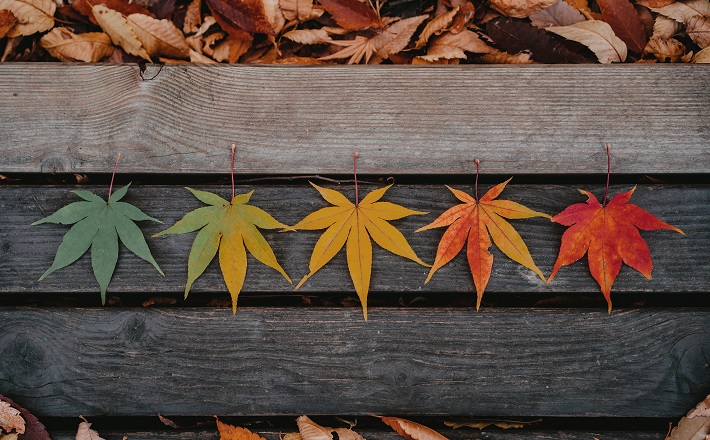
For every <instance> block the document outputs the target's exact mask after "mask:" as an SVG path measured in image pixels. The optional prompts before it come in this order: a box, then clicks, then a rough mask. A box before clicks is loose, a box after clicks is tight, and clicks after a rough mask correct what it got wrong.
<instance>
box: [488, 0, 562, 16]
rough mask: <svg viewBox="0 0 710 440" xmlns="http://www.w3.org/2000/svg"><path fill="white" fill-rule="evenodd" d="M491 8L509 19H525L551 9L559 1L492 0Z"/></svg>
mask: <svg viewBox="0 0 710 440" xmlns="http://www.w3.org/2000/svg"><path fill="white" fill-rule="evenodd" d="M490 1H491V7H492V8H493V9H495V10H496V11H498V12H500V13H501V14H503V15H505V16H507V17H513V18H525V17H529V16H530V15H531V14H534V13H535V12H537V11H542V10H543V9H545V8H549V7H550V6H552V5H553V4H555V2H556V1H557V0H490Z"/></svg>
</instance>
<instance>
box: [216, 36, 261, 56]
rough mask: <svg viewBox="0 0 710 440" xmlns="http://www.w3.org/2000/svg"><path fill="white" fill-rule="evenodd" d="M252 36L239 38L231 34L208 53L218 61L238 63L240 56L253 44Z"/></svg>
mask: <svg viewBox="0 0 710 440" xmlns="http://www.w3.org/2000/svg"><path fill="white" fill-rule="evenodd" d="M251 43H252V38H251V37H249V38H247V39H242V40H237V39H236V38H234V37H232V36H229V37H228V38H227V39H226V40H224V41H222V42H221V43H219V44H218V45H217V46H215V48H214V49H213V50H212V51H211V53H208V55H210V56H211V57H212V58H214V59H215V60H216V61H219V62H224V61H227V62H228V63H236V62H237V61H239V57H241V56H242V55H244V54H245V53H247V51H248V50H249V47H250V46H251Z"/></svg>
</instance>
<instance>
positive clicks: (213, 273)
mask: <svg viewBox="0 0 710 440" xmlns="http://www.w3.org/2000/svg"><path fill="white" fill-rule="evenodd" d="M458 187H459V188H461V189H464V190H467V191H471V190H472V189H471V188H470V187H467V186H458ZM584 187H585V188H587V189H589V190H592V191H594V192H595V193H596V194H597V195H598V196H599V197H600V199H601V198H602V197H603V193H604V189H603V187H600V186H598V185H597V186H594V185H589V186H586V185H585V186H584ZM200 188H202V189H207V190H212V191H217V192H219V193H220V194H222V195H223V196H228V194H229V192H230V190H229V188H228V187H224V186H223V187H200ZM371 188H373V187H372V186H363V188H362V193H363V194H364V193H366V192H368V191H370V190H371ZM488 188H489V185H482V187H481V193H482V192H483V191H485V190H487V189H488ZM630 188H631V186H630V185H625V186H615V187H613V188H612V190H611V194H616V193H617V192H621V191H626V190H628V189H630ZM88 189H91V190H93V191H95V192H96V193H97V194H101V195H102V196H105V192H106V188H105V187H100V188H96V187H88ZM339 189H340V190H342V191H343V192H344V193H345V194H347V195H348V196H349V197H353V198H354V194H353V192H354V191H353V188H352V185H343V186H342V187H340V188H339ZM68 190H69V188H66V187H5V188H4V189H3V190H2V191H0V212H3V215H2V216H0V280H1V282H0V292H7V293H13V292H15V293H17V292H97V291H98V285H97V283H96V281H95V280H94V278H93V275H92V271H91V263H90V257H89V256H88V254H87V255H85V256H84V257H82V258H81V259H80V260H79V261H78V262H77V263H75V264H74V265H72V266H69V267H67V268H65V269H62V270H59V271H58V272H55V273H53V274H52V275H50V276H49V277H47V278H45V279H44V280H42V281H41V282H38V281H37V280H38V278H39V276H40V275H41V274H42V273H43V272H44V271H45V270H46V269H47V268H48V267H49V266H50V265H51V263H52V260H53V259H54V254H55V253H56V250H57V247H58V246H59V243H60V242H61V240H62V236H63V235H64V234H65V233H66V232H67V231H68V229H69V227H68V226H64V225H53V224H44V225H38V226H30V224H31V223H32V222H34V221H36V220H38V219H40V218H42V217H43V216H44V215H49V214H51V213H52V212H54V211H55V210H57V209H59V208H60V207H61V206H63V205H65V204H67V203H70V202H73V201H76V200H79V198H78V197H76V196H75V195H73V194H71V193H70V192H69V191H68ZM238 190H239V192H245V191H247V189H246V188H239V189H238ZM501 198H508V199H510V200H514V201H517V202H521V203H523V204H525V205H527V206H529V207H531V208H533V209H536V210H539V211H541V212H545V213H549V214H555V213H558V212H560V211H561V210H562V209H564V208H565V207H566V206H567V205H569V204H572V203H575V202H577V203H581V202H584V201H585V200H586V197H585V196H583V195H581V194H580V193H579V192H578V191H577V189H576V188H575V187H574V186H562V185H557V186H542V185H514V184H510V185H509V186H508V187H507V188H506V190H505V191H504V192H503V194H502V195H501ZM124 200H125V201H129V202H131V203H134V204H135V205H136V206H138V207H140V208H141V209H143V210H145V212H146V213H148V214H149V215H151V216H154V217H157V218H159V219H162V220H163V221H164V223H165V224H164V225H159V224H155V223H152V222H142V223H141V227H143V228H144V231H145V233H146V235H150V234H154V233H156V232H158V231H160V230H162V229H164V228H166V227H167V226H169V225H171V224H173V223H174V222H175V221H177V220H178V219H180V218H181V217H182V216H183V215H184V214H185V213H187V212H188V211H190V210H192V209H195V208H197V207H199V206H200V205H201V202H199V201H197V200H196V199H195V198H194V197H193V196H192V195H191V194H190V193H189V192H188V191H187V190H185V189H183V188H174V187H159V186H158V187H156V186H144V187H140V186H135V187H133V188H132V189H131V190H130V191H129V193H128V195H127V196H126V198H125V199H124ZM383 200H389V201H392V202H395V203H399V204H402V205H403V206H407V207H409V208H412V209H417V210H421V211H428V212H430V214H428V215H423V216H412V217H409V218H406V219H402V220H397V221H394V222H393V224H394V225H395V226H397V227H398V228H399V229H400V230H401V231H402V232H403V233H404V235H405V236H406V237H407V239H408V240H409V241H410V243H411V244H412V247H413V248H414V249H415V251H416V252H417V253H418V254H419V255H420V256H421V257H422V258H423V259H424V260H425V261H429V262H431V261H433V259H434V256H435V254H436V248H437V244H438V241H439V240H440V238H441V236H442V234H443V228H442V229H438V230H430V231H424V232H421V233H414V231H415V230H416V229H418V228H419V227H421V226H423V225H425V224H427V223H429V222H431V221H433V220H434V219H435V218H436V217H437V216H438V215H439V214H440V213H441V212H443V211H444V210H446V209H448V208H449V207H450V206H453V205H454V204H456V203H458V201H457V200H456V199H455V198H454V197H453V195H452V194H451V193H450V192H449V191H448V190H447V189H446V188H445V187H444V186H443V185H439V186H407V185H396V186H394V187H392V188H391V189H390V190H389V191H388V193H387V194H386V195H385V198H384V199H383ZM632 202H635V203H637V204H638V205H640V206H642V207H644V208H645V209H647V210H648V211H650V212H652V213H653V214H655V215H657V216H658V217H660V218H661V219H663V220H665V221H667V222H669V223H671V224H673V225H676V226H677V227H679V228H681V229H683V230H684V231H685V232H686V235H685V236H682V235H680V234H678V233H675V232H671V231H649V232H643V233H642V235H643V237H644V238H645V239H646V240H647V242H648V244H649V247H650V249H651V252H652V256H653V259H654V264H655V269H654V271H653V278H652V280H650V281H649V280H647V279H646V278H644V277H643V276H642V275H641V274H640V273H638V272H636V271H634V270H632V269H631V268H629V267H624V268H623V269H622V271H621V273H620V275H619V277H618V279H617V282H616V283H615V285H614V292H616V293H621V292H643V291H648V292H707V291H708V286H710V222H708V221H707V219H708V216H709V211H708V210H709V209H710V208H708V207H709V206H710V187H709V186H703V185H695V186H683V185H646V186H640V187H639V188H638V189H637V190H636V192H635V194H634V196H633V198H632ZM251 203H253V204H254V205H256V206H259V207H261V208H263V209H265V210H267V211H268V212H270V213H271V214H272V215H274V216H275V217H276V218H277V219H279V220H281V221H283V222H285V223H287V224H295V223H296V222H297V221H299V220H300V219H302V218H304V217H305V216H306V215H307V214H308V213H310V212H312V211H315V210H317V209H319V208H321V207H324V206H326V205H327V203H326V202H325V201H324V200H323V199H322V198H321V197H320V195H319V194H318V192H317V191H316V190H315V189H314V188H312V187H310V186H308V185H290V186H259V187H256V190H255V192H254V194H253V196H252V200H251ZM512 223H513V224H514V225H515V227H516V228H517V230H518V231H520V234H521V235H522V237H523V238H524V239H525V241H526V242H527V244H528V247H529V249H530V251H531V253H532V255H533V257H534V259H535V261H536V262H537V264H538V265H539V267H540V268H541V270H542V271H543V273H544V274H545V275H548V274H549V273H550V271H551V269H552V266H553V264H554V262H555V259H556V257H557V252H558V250H559V245H560V240H561V236H562V233H563V232H564V230H565V228H564V227H562V226H560V225H557V224H553V223H551V222H550V220H548V219H546V218H533V219H528V220H514V221H512ZM264 233H265V236H266V238H267V240H268V241H269V242H270V243H271V244H272V247H273V249H274V252H275V254H276V256H277V259H278V260H279V261H280V262H281V263H282V264H283V267H284V268H285V270H286V271H287V273H289V274H290V275H291V277H292V279H293V280H294V281H295V282H298V281H299V280H300V279H301V277H302V276H303V275H305V274H306V273H307V271H308V262H309V259H310V255H311V252H312V249H313V247H314V245H315V243H316V241H317V240H318V237H319V236H320V234H321V233H322V232H321V231H300V232H295V233H294V232H291V233H282V232H276V231H264ZM194 236H195V234H186V235H180V236H167V237H160V238H149V239H148V242H149V245H150V247H151V249H152V251H153V255H154V256H155V258H156V260H157V261H158V262H159V264H160V265H161V266H162V268H163V270H164V271H165V274H166V277H165V278H163V277H161V276H160V275H159V274H158V273H157V272H156V271H155V269H154V268H153V267H152V266H150V265H149V264H148V263H146V262H144V261H142V260H140V259H139V258H137V257H135V256H134V255H132V254H130V253H129V252H128V251H127V250H126V249H123V250H122V252H121V256H120V258H119V262H118V267H117V270H116V273H115V276H114V278H113V282H112V283H111V285H110V287H109V292H116V293H117V292H181V291H183V290H184V286H185V280H186V277H187V275H186V271H187V256H188V254H189V251H190V247H191V246H192V241H193V240H194ZM491 252H492V253H493V254H494V266H493V274H492V277H491V280H490V284H489V285H488V289H487V291H488V292H598V289H599V288H598V286H597V284H596V282H595V281H594V279H593V278H592V277H591V275H590V274H589V269H588V267H587V262H586V257H585V258H584V259H583V260H582V261H580V262H578V263H576V264H574V265H571V266H569V267H565V268H563V269H562V270H561V271H560V272H559V274H558V276H557V277H556V278H555V280H554V282H552V283H550V284H545V283H544V282H543V281H542V280H540V279H539V278H538V277H537V276H536V275H535V274H534V273H533V272H532V271H530V270H528V269H525V268H523V267H522V266H520V265H518V264H517V263H513V262H512V261H511V260H509V259H508V258H507V257H506V256H504V255H503V254H502V253H501V252H500V251H498V250H497V249H496V248H495V247H492V248H491ZM248 266H249V269H248V273H247V279H246V283H245V285H244V290H243V291H244V292H288V291H292V289H293V285H290V284H289V283H288V282H286V280H284V279H283V278H282V277H281V276H280V275H279V274H278V273H277V272H276V271H274V270H273V269H271V268H269V267H266V266H264V265H263V264H261V263H258V262H256V260H254V259H251V257H250V260H249V262H248ZM427 272H428V268H426V267H423V266H420V265H418V264H416V263H414V262H412V261H410V260H406V259H404V258H401V257H398V256H395V255H393V254H391V253H389V252H387V251H385V250H384V249H381V248H379V247H378V246H375V249H374V263H373V275H372V284H371V291H372V292H374V293H375V294H376V292H417V291H422V292H425V291H427V292H472V291H473V281H472V279H471V275H470V272H469V269H468V265H467V262H466V258H465V254H463V253H462V254H461V255H459V256H458V257H457V258H456V259H455V260H454V261H452V262H451V263H450V264H449V265H447V266H445V267H444V268H442V269H440V270H439V271H438V272H437V273H436V274H435V275H434V277H433V278H432V280H431V281H430V282H429V283H428V284H424V280H425V278H426V275H427ZM221 291H225V292H226V286H225V285H224V282H223V281H222V276H221V273H220V270H219V264H218V262H217V260H215V261H213V264H212V265H211V266H210V267H209V268H208V269H207V270H206V271H205V273H204V274H203V275H202V277H201V278H200V279H199V280H198V281H197V282H196V283H195V284H194V286H193V288H192V292H193V294H198V293H199V292H221ZM331 291H341V292H342V291H352V292H354V289H353V288H352V282H351V280H350V276H349V274H348V271H347V263H346V258H345V251H344V250H343V251H341V252H340V253H339V254H338V255H336V257H335V258H334V259H333V260H332V261H331V262H330V263H328V265H327V266H326V267H324V268H323V269H321V270H320V271H319V272H318V273H317V274H316V275H314V276H313V277H312V278H311V279H309V280H308V282H306V283H305V284H304V285H303V287H302V288H301V289H300V290H299V292H304V293H309V292H311V293H313V292H331ZM96 298H98V295H96Z"/></svg>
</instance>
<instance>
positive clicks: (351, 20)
mask: <svg viewBox="0 0 710 440" xmlns="http://www.w3.org/2000/svg"><path fill="white" fill-rule="evenodd" d="M318 2H319V3H320V4H321V5H323V7H324V8H325V10H326V11H328V13H329V14H330V15H331V17H333V20H335V22H336V23H338V26H340V27H342V28H343V29H348V30H351V31H358V30H361V29H366V28H371V29H383V28H384V24H383V23H382V19H381V18H380V17H379V15H377V13H376V12H375V11H374V10H373V9H372V8H370V7H369V6H368V5H367V4H366V3H362V2H360V1H358V0H318Z"/></svg>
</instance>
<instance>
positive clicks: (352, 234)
mask: <svg viewBox="0 0 710 440" xmlns="http://www.w3.org/2000/svg"><path fill="white" fill-rule="evenodd" d="M311 185H313V187H314V188H315V189H317V190H318V192H320V194H321V196H323V198H324V199H325V200H326V201H327V202H329V203H331V204H332V205H335V206H328V207H326V208H322V209H319V210H318V211H316V212H313V213H311V214H309V215H308V216H306V218H304V219H303V220H301V221H300V222H298V223H297V224H295V225H294V226H293V229H296V230H299V229H300V230H316V229H326V231H325V232H324V233H323V235H321V237H320V239H318V242H317V243H316V245H315V247H314V248H313V254H312V255H311V261H310V264H309V269H310V273H309V274H308V275H306V276H304V277H303V279H302V280H301V282H300V283H298V285H297V286H296V289H298V288H299V287H301V286H302V285H303V283H305V282H306V280H308V278H310V277H311V276H312V275H313V274H314V273H316V272H317V271H318V269H320V268H321V267H323V266H325V264H326V263H328V262H329V261H330V260H332V259H333V257H334V256H335V255H336V254H337V253H338V252H339V251H340V249H342V248H343V246H346V253H347V260H348V269H349V271H350V277H351V278H352V280H353V284H354V286H355V291H356V292H357V294H358V297H359V298H360V302H361V303H362V313H363V315H364V317H365V320H367V293H368V290H369V288H370V274H371V272H372V243H371V242H370V238H372V239H373V240H374V241H375V243H377V244H378V245H380V246H381V247H383V248H385V249H386V250H388V251H390V252H392V253H393V254H396V255H400V256H402V257H405V258H409V259H410V260H412V261H416V262H417V263H419V264H421V265H422V266H427V267H428V266H429V265H428V264H426V263H425V262H423V261H422V260H420V259H419V257H417V255H416V254H415V253H414V250H412V247H411V246H410V245H409V243H408V242H407V239H406V238H404V235H402V233H401V232H399V231H398V230H397V228H395V227H394V226H392V225H391V224H389V223H388V221H390V220H398V219H401V218H404V217H407V216H410V215H423V214H427V213H426V212H419V211H412V210H411V209H407V208H405V207H403V206H400V205H397V204H394V203H390V202H380V201H379V200H380V199H381V198H382V196H384V194H385V192H386V191H387V190H388V189H389V188H390V187H391V186H392V185H388V186H386V187H384V188H380V189H376V190H374V191H372V192H370V193H369V194H368V195H367V196H365V197H364V198H363V199H362V201H360V202H359V203H352V202H351V201H350V200H348V198H347V197H345V196H344V195H343V194H341V193H340V192H338V191H335V190H332V189H327V188H322V187H320V186H318V185H315V184H313V183H311Z"/></svg>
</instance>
